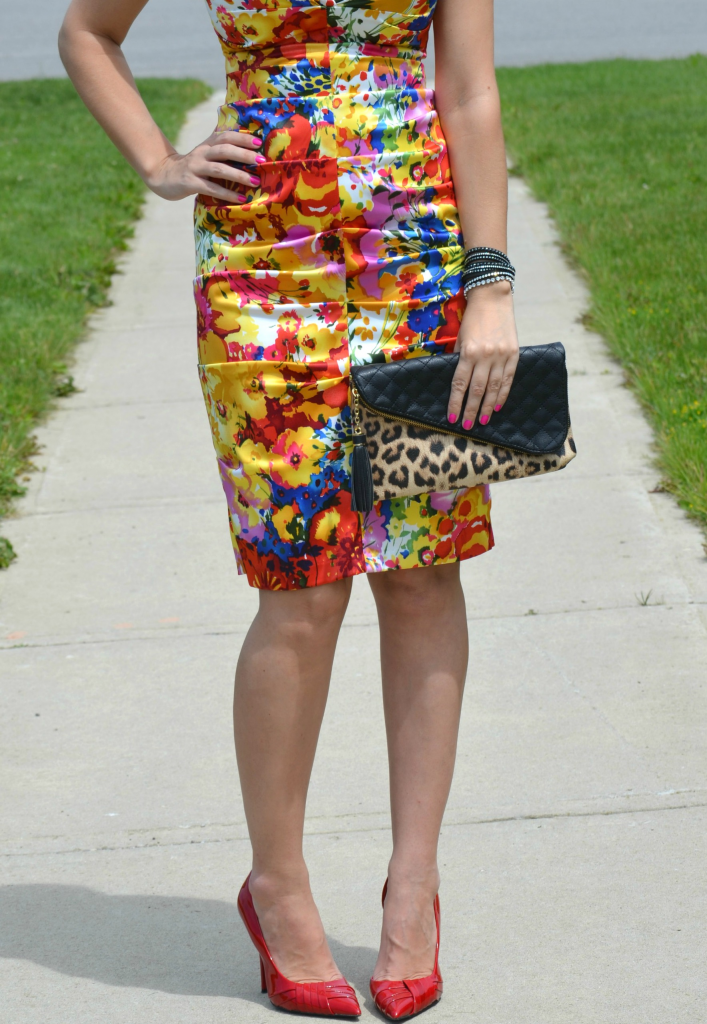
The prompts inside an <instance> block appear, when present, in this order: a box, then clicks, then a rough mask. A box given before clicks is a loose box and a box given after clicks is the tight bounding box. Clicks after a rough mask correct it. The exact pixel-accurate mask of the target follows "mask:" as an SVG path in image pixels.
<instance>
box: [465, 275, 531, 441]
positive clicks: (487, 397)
mask: <svg viewBox="0 0 707 1024" xmlns="http://www.w3.org/2000/svg"><path fill="white" fill-rule="evenodd" d="M455 351H456V352H458V353H459V364H458V366H457V369H456V373H455V374H454V379H453V380H452V390H451V394H450V397H449V407H448V409H447V419H448V420H449V422H450V423H457V422H458V421H459V418H460V416H461V417H462V426H463V427H464V429H465V430H470V429H471V428H472V427H473V425H474V423H475V422H476V418H477V416H478V417H479V423H481V424H482V425H484V426H485V425H486V424H487V423H488V421H489V420H490V419H491V416H492V415H493V413H494V412H499V411H500V410H501V409H502V408H503V405H504V403H505V401H506V399H507V398H508V392H509V391H510V390H511V384H512V383H513V377H514V376H515V372H516V367H517V366H518V334H517V332H516V323H515V315H514V312H513V296H512V293H511V286H510V284H509V283H508V282H507V281H499V282H498V284H490V285H484V286H482V287H480V288H472V290H471V291H470V292H469V295H468V301H467V307H466V312H465V313H464V318H463V320H462V325H461V329H460V331H459V337H458V338H457V344H456V347H455ZM467 391H468V392H469V395H468V398H467V401H466V405H465V406H464V409H463V411H462V402H463V401H464V395H465V394H466V393H467Z"/></svg>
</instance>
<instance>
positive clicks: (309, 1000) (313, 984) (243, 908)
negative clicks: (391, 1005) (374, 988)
mask: <svg viewBox="0 0 707 1024" xmlns="http://www.w3.org/2000/svg"><path fill="white" fill-rule="evenodd" d="M249 881H250V875H248V877H247V878H246V880H245V882H244V883H243V885H242V887H241V891H240V892H239V894H238V912H239V913H240V915H241V918H242V920H243V924H244V925H245V926H246V931H247V932H248V934H249V935H250V937H251V940H252V942H253V945H254V946H255V948H256V949H257V951H258V955H259V957H260V986H261V992H267V994H268V997H269V999H270V1002H271V1003H272V1004H273V1006H279V1007H280V1009H282V1010H289V1011H290V1012H291V1013H309V1014H318V1015H319V1016H322V1017H359V1016H360V1014H361V1007H360V1006H359V1005H358V999H357V998H356V993H355V992H354V990H353V989H352V988H351V986H350V985H349V983H348V982H347V981H346V979H345V978H337V979H336V980H335V981H310V982H302V981H289V980H288V979H287V978H286V977H285V976H284V974H281V973H280V972H279V971H278V969H277V967H276V966H275V961H274V960H273V958H272V956H271V955H270V950H269V949H268V947H267V943H266V942H265V938H264V937H263V931H262V928H261V927H260V921H259V920H258V915H257V914H256V912H255V907H254V906H253V898H252V896H251V895H250V889H249V888H248V882H249Z"/></svg>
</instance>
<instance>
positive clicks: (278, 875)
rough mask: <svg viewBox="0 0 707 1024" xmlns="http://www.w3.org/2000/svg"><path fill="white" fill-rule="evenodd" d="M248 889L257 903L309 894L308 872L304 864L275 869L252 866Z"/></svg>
mask: <svg viewBox="0 0 707 1024" xmlns="http://www.w3.org/2000/svg"><path fill="white" fill-rule="evenodd" d="M248 888H249V889H250V892H251V895H252V896H253V897H254V898H255V899H256V900H257V901H258V902H262V903H272V902H274V901H276V900H278V899H282V898H283V897H287V896H295V895H300V894H305V893H309V892H310V888H309V872H308V871H307V866H306V864H305V863H304V862H302V863H301V864H288V865H287V866H277V867H272V866H270V865H268V866H265V867H261V866H258V865H255V864H254V865H253V870H252V871H251V873H250V880H249V882H248Z"/></svg>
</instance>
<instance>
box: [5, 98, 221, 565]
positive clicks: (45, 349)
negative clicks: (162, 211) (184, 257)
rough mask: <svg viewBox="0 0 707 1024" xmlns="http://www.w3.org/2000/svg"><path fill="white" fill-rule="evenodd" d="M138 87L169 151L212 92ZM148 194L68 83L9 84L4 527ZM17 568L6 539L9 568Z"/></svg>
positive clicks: (68, 389)
mask: <svg viewBox="0 0 707 1024" xmlns="http://www.w3.org/2000/svg"><path fill="white" fill-rule="evenodd" d="M138 84H139V86H140V90H141V92H142V95H143V96H144V98H145V101H146V102H147V105H148V106H149V108H150V110H151V111H152V113H153V115H154V117H155V119H156V120H157V122H158V123H159V125H160V126H161V128H162V130H163V131H164V132H165V134H166V135H167V136H168V137H169V138H171V139H174V138H175V137H176V135H177V132H178V130H179V128H180V126H181V124H182V121H183V119H184V115H185V114H186V112H187V110H189V108H190V107H192V106H194V105H195V104H196V103H199V102H200V101H202V100H204V99H205V98H206V97H207V96H208V95H209V92H210V90H209V89H208V87H207V86H205V85H204V84H203V83H201V82H197V81H193V80H174V79H145V80H143V81H141V82H139V83H138ZM144 191H145V189H144V186H143V184H142V182H141V181H140V179H139V178H138V176H137V175H136V174H135V172H134V171H133V170H132V169H131V168H130V167H129V166H128V165H127V164H126V163H125V161H124V160H123V158H122V157H121V156H120V154H119V153H118V152H117V150H116V149H114V147H113V146H112V144H111V143H110V142H109V140H108V139H107V138H106V136H105V135H104V134H103V132H102V131H101V129H100V128H99V127H98V125H97V124H96V122H95V121H94V120H93V118H92V117H91V116H90V114H89V113H88V112H87V111H86V109H85V107H84V106H83V104H82V103H81V101H80V100H79V98H78V96H77V95H76V93H75V92H74V89H73V87H72V85H71V84H70V82H68V81H65V80H61V79H56V80H55V79H49V80H42V81H27V82H2V83H0V516H2V515H4V514H6V513H7V512H8V511H9V508H10V505H11V502H12V499H13V498H15V497H17V496H18V495H20V494H22V493H23V485H22V484H23V480H26V473H27V471H28V469H29V466H30V460H31V458H32V455H33V453H34V451H35V442H34V440H33V437H32V430H33V428H34V426H35V424H36V423H37V421H38V419H39V418H40V417H41V416H42V415H43V414H44V413H46V411H47V409H48V408H49V407H50V406H51V405H52V403H53V402H54V401H55V400H57V399H60V398H61V396H62V395H66V394H69V393H70V392H71V390H72V388H73V382H72V380H71V377H70V375H69V373H68V368H69V367H70V359H71V352H72V349H73V347H74V345H75V343H76V342H77V340H78V339H79V338H80V336H81V334H82V331H83V329H84V325H85V322H86V317H87V315H88V314H89V313H90V312H91V310H93V309H95V308H96V307H97V306H100V305H102V304H104V303H105V301H106V293H107V289H108V286H109V284H110V280H111V275H112V274H113V272H114V270H115V258H116V255H117V254H118V253H119V252H120V250H121V249H124V248H125V245H126V240H127V239H128V238H129V237H130V235H131V234H132V230H133V223H134V221H135V219H136V218H137V217H138V216H139V215H140V208H141V205H142V201H143V196H144ZM12 557H13V552H12V548H11V547H10V545H9V542H8V541H5V540H3V539H2V538H0V567H3V566H4V565H7V564H8V563H9V561H10V560H11V559H12Z"/></svg>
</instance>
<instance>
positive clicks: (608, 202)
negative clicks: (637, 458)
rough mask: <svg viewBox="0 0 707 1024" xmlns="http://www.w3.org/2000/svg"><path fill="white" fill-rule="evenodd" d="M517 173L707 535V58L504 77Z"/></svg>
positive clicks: (663, 464)
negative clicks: (543, 208) (578, 275)
mask: <svg viewBox="0 0 707 1024" xmlns="http://www.w3.org/2000/svg"><path fill="white" fill-rule="evenodd" d="M499 84H500V87H501V94H502V98H503V103H504V125H505V129H506V138H507V142H508V148H509V152H510V154H511V157H512V159H513V161H514V170H515V172H516V173H519V174H521V175H523V176H524V177H525V179H526V180H527V181H528V183H529V184H530V187H531V188H532V190H533V192H534V194H535V195H536V196H537V197H538V198H539V199H542V200H544V201H545V202H547V203H548V205H549V207H550V210H551V211H552V214H553V215H554V218H555V221H556V223H557V226H558V229H559V232H560V235H561V238H562V241H563V244H564V246H565V248H566V251H567V253H568V254H569V255H570V257H571V258H572V259H573V260H574V262H575V263H576V264H577V265H578V266H579V267H580V268H581V269H582V270H583V271H584V274H585V276H586V279H587V281H588V284H589V287H590V290H591V308H590V309H589V311H588V316H587V322H588V324H589V325H590V326H591V327H592V328H593V329H595V330H597V331H599V332H600V333H601V334H602V335H603V336H604V337H605V338H606V340H607V342H608V344H609V346H610V348H611V350H612V352H613V353H614V354H615V355H616V356H617V357H618V359H619V360H620V361H621V363H622V364H623V366H624V368H625V371H626V376H627V379H628V381H629V383H630V384H631V386H633V387H634V388H635V391H636V394H637V395H638V397H639V399H640V401H641V403H642V404H643V407H644V408H645V410H646V412H647V413H648V416H649V418H650V420H651V422H652V424H653V427H654V429H655V434H656V439H657V442H656V443H657V459H658V464H659V467H660V471H661V472H662V474H663V476H664V486H666V487H667V488H668V489H669V490H671V491H673V492H674V493H675V495H676V496H677V498H678V500H679V502H680V504H681V505H682V507H683V508H685V509H686V510H687V511H688V512H689V513H690V514H691V515H693V516H694V517H695V518H696V519H698V520H699V521H700V522H701V523H702V524H703V526H704V525H707V259H706V254H707V58H705V57H701V56H695V57H690V58H688V59H687V60H670V61H625V60H616V61H607V62H601V63H594V64H577V65H560V66H543V67H535V68H519V69H515V68H513V69H511V68H506V69H502V70H500V71H499Z"/></svg>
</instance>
